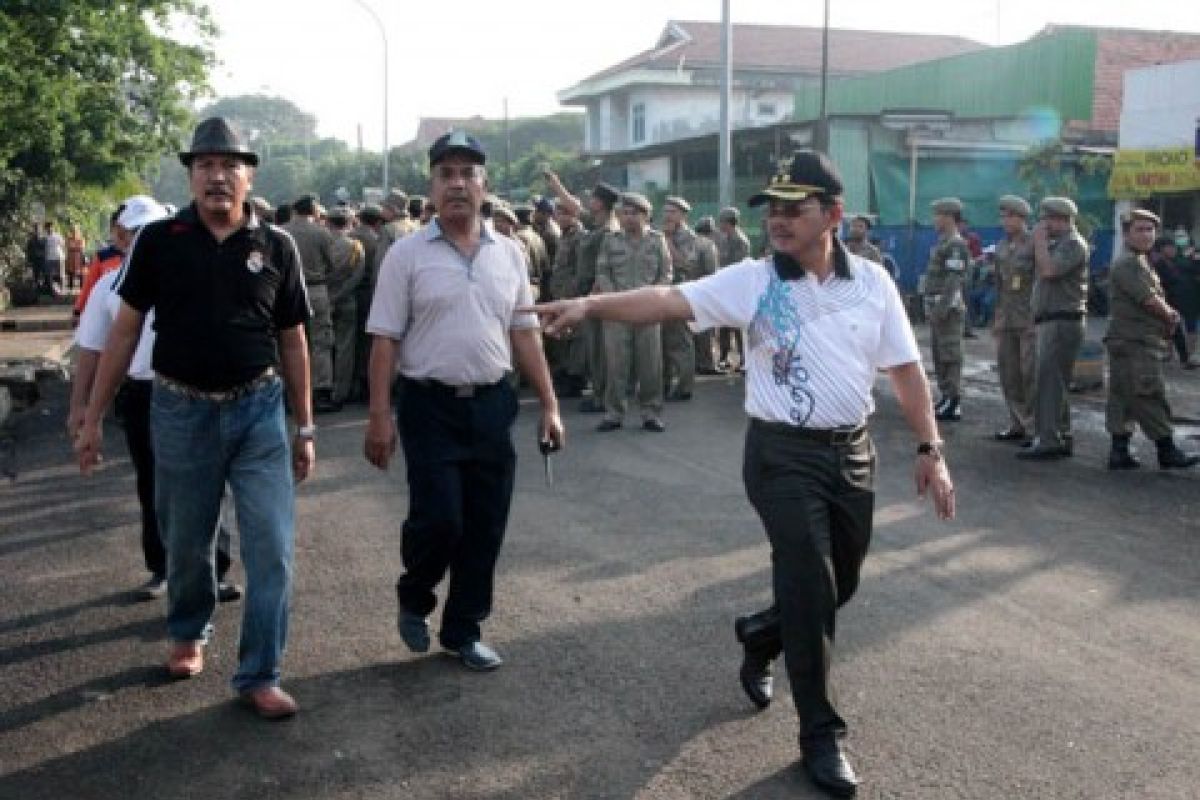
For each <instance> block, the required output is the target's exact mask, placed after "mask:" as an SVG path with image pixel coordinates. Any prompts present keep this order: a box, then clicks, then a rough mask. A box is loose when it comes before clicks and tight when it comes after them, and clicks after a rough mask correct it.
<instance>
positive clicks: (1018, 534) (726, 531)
mask: <svg viewBox="0 0 1200 800" xmlns="http://www.w3.org/2000/svg"><path fill="white" fill-rule="evenodd" d="M880 400H881V402H880V406H881V407H880V410H879V413H878V414H877V415H876V417H875V423H874V430H875V435H876V442H877V444H878V447H879V451H880V462H881V471H880V479H879V485H878V490H879V492H878V510H877V518H876V520H877V521H876V536H875V541H874V545H873V550H872V555H871V557H870V558H869V560H868V562H867V565H866V568H865V572H864V579H863V585H862V589H861V590H860V592H859V595H858V596H857V598H856V599H855V600H854V601H853V602H852V603H851V605H850V606H848V607H847V608H846V609H845V611H844V612H843V613H842V615H841V616H840V618H839V631H838V635H839V650H838V656H837V662H836V682H837V684H838V686H839V687H840V689H841V709H842V711H843V713H844V715H845V716H846V717H847V719H848V720H849V723H850V725H851V736H850V738H849V739H848V741H847V745H848V749H849V752H850V754H851V757H852V758H853V760H854V762H855V764H856V766H857V767H858V769H859V771H860V773H861V775H862V777H863V778H864V780H865V784H864V786H863V788H862V790H861V791H860V797H867V798H963V799H964V800H991V799H993V798H994V799H995V800H1012V799H1013V798H1056V800H1059V799H1061V800H1065V799H1066V798H1080V799H1081V800H1082V799H1083V798H1087V800H1097V798H1130V799H1133V798H1137V800H1153V799H1163V800H1165V799H1166V798H1175V799H1176V800H1194V798H1196V797H1197V796H1200V760H1197V758H1196V755H1197V753H1200V723H1198V722H1197V720H1200V613H1198V612H1200V601H1198V595H1200V521H1198V515H1197V512H1198V510H1200V509H1198V500H1197V489H1198V487H1200V475H1197V474H1188V475H1162V474H1159V473H1158V471H1157V470H1155V469H1145V470H1143V471H1141V472H1140V473H1134V474H1119V475H1114V474H1109V473H1107V472H1106V471H1105V470H1104V469H1103V456H1104V452H1105V447H1106V443H1105V440H1104V438H1103V436H1102V434H1101V433H1100V431H1099V428H1098V426H1097V425H1096V421H1097V420H1096V417H1095V412H1094V411H1089V412H1087V414H1085V415H1084V416H1085V417H1086V418H1084V419H1081V422H1080V428H1081V430H1082V431H1083V432H1082V434H1081V436H1080V441H1079V443H1078V455H1077V456H1076V457H1075V458H1074V459H1073V460H1071V461H1068V462H1061V463H1052V464H1023V463H1020V462H1017V461H1016V460H1015V459H1014V458H1013V457H1012V450H1011V449H1010V448H1008V447H1007V446H1005V445H999V444H994V443H992V442H990V441H986V436H987V434H988V433H989V432H990V431H991V430H992V429H993V426H994V425H996V424H997V423H998V422H999V421H1000V417H1001V414H1000V406H999V401H998V399H997V398H995V397H994V396H993V395H992V394H991V393H990V392H988V391H986V390H983V389H979V388H978V387H976V388H975V389H973V391H972V395H971V397H970V400H969V404H968V406H967V413H968V415H969V419H968V420H967V421H965V422H962V423H959V424H957V425H954V426H953V427H951V428H950V429H948V430H947V431H946V434H945V436H946V438H947V440H948V442H949V459H950V464H951V467H952V470H953V472H954V475H955V477H956V479H957V482H958V497H959V502H960V517H959V519H958V520H957V521H956V522H954V523H950V524H946V523H940V522H938V521H936V520H935V519H934V517H933V515H932V513H931V511H930V509H929V508H928V506H927V505H926V504H923V503H920V502H917V501H916V499H915V497H914V494H913V489H912V485H911V478H910V469H911V464H912V459H911V452H912V450H911V448H912V445H911V437H910V436H909V435H908V434H907V433H906V432H905V430H904V428H903V424H902V422H901V421H900V419H899V417H898V413H897V411H896V407H895V405H894V403H893V402H892V401H891V399H890V397H889V396H888V394H887V392H886V391H884V392H882V393H881V396H880ZM61 403H62V394H61V391H53V392H51V393H50V398H49V400H48V402H47V404H46V405H45V406H43V409H42V410H43V411H44V412H45V413H43V414H35V415H33V416H31V417H30V416H27V417H26V418H25V419H24V420H22V421H21V423H20V424H19V426H18V430H17V434H18V463H19V466H20V469H21V474H20V477H19V479H18V480H17V481H16V482H15V483H11V484H6V485H0V587H2V591H0V597H2V598H3V599H2V602H0V800H37V799H40V798H55V800H60V799H62V798H81V799H86V800H92V799H93V798H94V799H95V800H101V799H103V800H125V799H126V798H155V799H156V800H159V799H161V800H168V799H170V798H248V799H251V798H252V799H253V800H268V799H269V798H321V799H322V800H326V799H329V800H333V799H336V800H343V799H345V800H348V799H349V798H372V799H374V798H453V799H454V800H459V799H460V798H462V799H463V800H476V799H478V800H483V799H484V798H489V799H491V798H495V799H497V800H499V799H500V798H504V799H509V800H530V799H533V798H585V799H587V800H591V799H593V798H595V799H597V800H598V799H601V798H639V799H642V798H644V799H646V800H649V799H650V798H654V799H655V800H659V799H662V800H667V799H670V800H676V799H678V800H684V799H685V798H739V799H744V800H771V799H772V798H797V797H798V798H806V797H819V795H817V794H816V793H815V792H813V791H812V790H811V789H810V788H809V787H808V785H807V783H806V782H805V780H804V778H803V776H802V775H801V774H800V773H799V771H798V770H797V768H796V766H795V760H796V757H797V748H796V744H795V734H796V722H795V714H794V712H793V711H792V709H791V706H790V696H789V695H788V693H787V688H786V680H784V681H781V683H782V686H781V687H780V691H779V693H778V696H777V700H776V703H775V705H774V706H772V708H771V709H769V710H768V711H766V712H763V713H756V712H754V711H753V710H752V708H751V707H750V704H749V702H748V701H747V700H746V699H745V698H744V697H743V696H742V694H741V692H740V689H739V688H738V685H737V680H736V669H737V665H738V655H739V654H738V650H737V648H736V646H735V643H734V641H733V636H732V619H733V617H734V616H735V615H736V614H737V613H739V612H742V611H746V610H752V609H756V608H758V607H760V606H762V605H764V604H765V603H766V601H767V599H768V593H769V590H768V586H769V562H768V551H767V549H766V547H765V545H764V541H763V536H762V534H761V531H760V529H759V526H758V524H757V521H756V519H755V517H754V516H753V514H752V512H751V510H750V508H749V507H748V505H747V503H746V501H745V499H744V496H743V492H742V487H741V482H740V458H741V455H740V454H741V440H742V435H743V432H744V421H743V416H742V413H741V410H740V404H741V387H740V384H738V383H735V382H732V381H727V380H725V379H718V380H715V381H709V382H706V383H703V384H702V385H701V386H700V388H699V390H698V393H697V397H696V400H695V401H693V402H692V403H690V404H686V405H684V406H670V407H669V409H668V411H667V416H666V422H667V424H668V426H669V431H668V433H666V434H665V435H654V434H649V433H644V432H642V431H640V430H638V429H636V428H633V429H629V428H627V429H625V430H623V431H621V432H618V433H614V434H606V435H601V434H597V433H594V432H592V430H591V426H592V425H593V424H594V423H595V421H596V418H595V417H592V416H586V417H585V416H580V415H578V414H575V413H574V412H573V409H572V410H571V413H569V414H568V415H567V417H568V419H567V422H568V425H569V426H570V428H569V432H570V435H571V440H570V442H569V447H568V449H567V450H566V451H565V452H564V453H562V454H561V455H559V456H557V457H556V465H555V467H556V478H557V483H556V485H555V486H554V487H553V488H547V487H546V486H545V485H544V483H543V478H542V472H541V462H540V458H539V456H538V455H537V452H536V448H535V446H534V433H533V424H534V421H535V419H536V415H535V414H534V413H533V408H531V407H530V408H526V409H525V413H523V414H522V416H521V418H520V420H519V423H518V427H517V430H516V437H517V440H518V442H519V445H520V452H521V457H522V459H521V465H520V474H519V478H518V485H517V492H516V497H515V501H514V507H513V514H512V520H511V524H510V527H509V534H508V540H507V543H506V545H505V550H504V553H503V555H502V559H501V564H500V568H499V577H498V591H497V604H496V611H495V614H494V616H493V618H492V620H491V621H490V622H489V623H488V624H487V626H486V630H485V633H486V636H487V638H488V640H489V641H490V642H491V643H492V644H494V645H495V646H496V647H497V648H498V649H499V650H500V651H501V652H502V653H503V654H504V655H505V657H506V658H507V659H508V661H507V664H506V665H505V666H504V667H503V668H502V669H500V670H499V671H498V672H496V673H493V674H487V675H478V674H471V673H468V672H466V671H464V670H463V669H462V668H461V667H460V666H459V665H458V664H457V663H456V662H454V661H452V660H451V659H449V658H447V657H445V656H443V655H436V654H431V655H427V656H422V657H417V656H412V655H410V654H409V653H407V652H406V651H405V650H404V649H403V646H402V645H401V643H400V641H399V638H398V636H397V635H396V632H395V603H394V592H393V582H394V579H395V576H396V573H397V570H398V569H399V546H398V531H399V525H400V522H401V520H402V519H403V517H404V514H405V508H406V496H405V489H404V484H403V467H402V465H396V466H394V467H393V469H392V471H391V472H390V473H388V474H384V473H380V472H377V471H375V470H374V469H372V468H371V467H370V466H369V465H367V464H366V462H365V461H364V460H363V459H362V457H361V455H360V451H361V444H362V434H363V430H364V414H363V412H362V410H361V409H351V410H347V411H345V412H342V413H340V414H337V415H333V416H330V417H324V418H322V419H321V422H322V429H321V435H320V441H319V448H318V452H319V457H318V458H319V463H318V473H317V475H316V477H314V478H313V479H312V480H311V481H309V482H308V483H306V484H305V485H304V486H303V487H302V489H301V491H300V495H299V530H298V535H297V559H296V583H295V595H294V602H293V606H292V617H291V623H292V626H291V638H290V646H289V651H288V655H287V661H286V675H285V686H286V688H288V689H289V690H291V691H292V692H293V693H294V695H295V696H296V697H297V699H298V700H299V702H300V703H301V704H302V712H301V714H300V715H299V716H297V717H296V718H294V719H292V720H290V721H286V722H282V723H266V722H263V721H260V720H258V719H257V718H255V717H253V716H252V715H250V714H249V713H248V712H246V711H244V710H242V709H240V708H238V707H237V706H235V704H233V703H232V702H231V697H232V695H231V692H230V689H229V687H228V680H229V677H230V675H231V674H232V671H233V668H234V659H235V655H236V653H235V650H236V634H237V624H238V616H239V607H238V606H236V605H234V606H223V607H222V608H221V609H220V611H219V613H218V615H217V619H216V623H217V633H216V636H215V640H214V642H213V646H212V647H210V648H209V666H208V669H207V671H206V672H205V673H204V674H203V675H202V676H201V677H199V678H197V679H195V680H192V681H187V682H181V683H170V682H168V681H166V680H165V678H164V671H163V668H162V666H161V665H162V661H163V658H164V656H165V652H166V643H165V641H164V630H163V628H164V626H163V621H162V613H163V607H162V605H161V604H159V603H135V602H132V600H131V597H130V593H129V590H130V589H131V588H132V587H134V586H136V585H137V584H139V583H140V582H141V581H142V580H143V579H144V577H145V576H144V574H143V572H142V569H141V564H140V554H139V550H138V545H137V528H136V524H137V513H136V504H135V501H134V496H133V482H132V472H131V469H130V467H129V465H128V462H127V460H126V459H125V456H124V450H123V446H122V445H121V443H120V436H119V431H117V430H116V429H115V428H114V427H113V426H110V427H109V430H108V438H109V441H108V445H107V450H106V453H107V456H108V460H107V462H106V464H105V466H104V468H103V469H102V470H101V471H100V472H99V473H98V474H97V475H95V476H93V477H92V478H90V479H86V480H85V479H82V478H80V477H79V476H78V474H77V472H76V471H75V469H74V468H73V467H72V465H71V463H70V461H69V458H70V456H69V451H68V448H67V443H66V441H65V439H63V438H62V436H61V435H60V433H59V427H60V420H61V416H60V415H61ZM1089 415H1090V416H1089ZM1139 446H1140V449H1141V452H1142V455H1143V457H1145V458H1146V459H1147V460H1150V459H1151V458H1152V452H1151V448H1149V446H1148V445H1147V444H1146V443H1145V442H1144V441H1141V442H1140V443H1139Z"/></svg>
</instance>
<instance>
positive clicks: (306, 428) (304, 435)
mask: <svg viewBox="0 0 1200 800" xmlns="http://www.w3.org/2000/svg"><path fill="white" fill-rule="evenodd" d="M296 438H297V439H315V438H317V426H316V425H300V426H298V427H297V428H296Z"/></svg>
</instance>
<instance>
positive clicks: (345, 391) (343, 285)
mask: <svg viewBox="0 0 1200 800" xmlns="http://www.w3.org/2000/svg"><path fill="white" fill-rule="evenodd" d="M326 221H327V223H328V225H329V232H330V233H332V234H333V249H332V253H333V271H332V272H331V273H329V308H330V316H331V317H332V320H333V402H334V404H335V405H341V404H342V403H345V402H346V401H347V400H349V399H350V393H351V392H352V391H353V389H354V357H355V339H356V338H357V336H358V297H357V292H358V287H359V284H361V283H362V280H363V274H364V272H365V271H366V269H365V267H366V251H365V249H364V248H363V246H362V242H360V241H359V240H358V239H356V238H354V237H352V236H351V235H350V222H351V212H350V209H349V208H348V207H346V206H335V207H334V208H333V209H331V210H330V212H329V215H328V216H327V217H326Z"/></svg>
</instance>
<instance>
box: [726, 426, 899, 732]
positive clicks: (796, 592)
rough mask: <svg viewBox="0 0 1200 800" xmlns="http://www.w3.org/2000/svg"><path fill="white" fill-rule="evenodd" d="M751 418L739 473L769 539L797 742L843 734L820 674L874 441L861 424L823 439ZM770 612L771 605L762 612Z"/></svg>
mask: <svg viewBox="0 0 1200 800" xmlns="http://www.w3.org/2000/svg"><path fill="white" fill-rule="evenodd" d="M802 433H803V432H802V431H798V429H796V428H793V427H791V426H788V425H783V424H775V423H766V422H761V421H758V420H751V422H750V428H749V430H748V431H747V433H746V452H745V460H744V464H743V472H742V477H743V480H744V481H745V484H746V493H747V496H748V497H749V498H750V503H751V505H753V506H754V510H755V511H757V512H758V515H759V517H760V518H761V519H762V522H763V526H764V527H765V528H766V532H767V538H768V539H770V542H771V564H772V574H773V583H774V594H775V605H774V607H773V609H768V610H767V611H766V612H763V613H764V614H765V615H768V616H770V617H773V618H774V620H776V623H775V624H776V625H777V627H776V628H775V630H776V631H777V633H776V634H775V635H776V636H777V637H778V644H777V645H776V647H775V652H778V650H779V649H780V648H781V649H782V651H783V656H784V664H785V666H786V667H787V674H788V681H789V682H790V684H791V687H792V697H793V699H794V701H795V704H796V712H797V714H798V715H799V718H800V744H801V747H802V748H819V747H822V746H824V745H827V744H828V743H829V742H830V741H832V740H833V739H834V738H836V737H839V736H841V735H843V734H844V733H845V731H846V723H845V721H844V720H843V719H842V717H841V716H840V715H839V714H838V712H837V709H836V708H835V707H834V697H833V690H832V686H831V685H830V680H829V670H830V662H831V660H832V657H833V641H834V633H835V628H836V612H837V609H838V608H839V607H841V606H842V605H844V604H845V603H846V601H848V600H849V599H850V597H851V596H853V594H854V592H855V590H856V589H857V588H858V576H859V570H860V568H861V567H862V563H863V560H864V559H865V558H866V555H867V549H868V547H869V546H870V542H871V521H872V516H873V514H874V506H875V492H874V488H873V486H874V477H875V448H874V445H873V444H872V442H871V438H870V436H868V435H867V432H866V430H865V429H863V430H861V431H860V432H859V433H858V434H856V435H855V436H854V437H852V438H851V439H850V440H849V441H845V442H842V443H838V444H829V443H824V442H818V441H813V440H811V439H808V438H805V437H804V436H803V435H802ZM773 611H774V612H775V613H772V612H773Z"/></svg>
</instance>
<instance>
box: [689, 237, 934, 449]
mask: <svg viewBox="0 0 1200 800" xmlns="http://www.w3.org/2000/svg"><path fill="white" fill-rule="evenodd" d="M847 257H848V267H849V270H850V275H851V277H850V278H841V277H838V276H837V275H836V273H834V274H831V275H830V276H829V278H828V279H827V280H826V281H825V282H824V283H821V282H819V281H818V280H817V278H816V277H815V276H814V275H812V273H807V274H805V275H804V276H803V277H801V278H800V279H798V280H790V281H784V280H781V279H780V278H779V276H778V274H777V273H776V271H775V266H774V264H773V263H772V262H771V260H770V259H759V260H756V261H752V260H749V259H747V260H745V261H742V262H741V263H740V264H734V265H733V266H730V267H727V268H725V269H723V270H720V271H719V272H717V273H716V274H714V275H710V276H708V277H706V278H701V279H700V280H697V281H691V282H688V283H683V284H680V285H679V286H678V287H676V288H678V289H679V291H680V292H682V293H683V296H684V298H686V299H687V302H688V304H689V305H690V306H691V307H692V314H693V315H694V317H695V321H694V322H693V323H691V327H692V329H693V330H695V331H702V330H706V329H708V328H713V327H729V328H743V329H745V330H746V336H745V342H746V349H747V350H748V351H749V355H748V358H747V362H746V413H747V414H748V415H750V416H751V417H753V418H755V419H761V420H764V421H766V422H782V423H786V424H788V425H796V426H800V427H805V428H838V427H843V426H858V425H862V424H864V423H865V422H866V421H867V417H868V416H869V415H870V414H871V412H872V411H874V410H875V402H874V399H873V398H872V396H871V390H872V388H873V386H874V385H875V377H876V372H877V371H878V370H880V369H887V368H889V367H895V366H899V365H901V364H908V363H911V362H915V361H919V360H920V357H921V356H920V351H919V350H918V349H917V342H916V338H915V337H914V336H913V332H912V326H910V325H909V323H908V317H907V315H906V314H905V313H904V304H903V302H902V301H901V300H900V294H899V292H897V291H896V285H895V284H894V283H893V282H892V279H891V277H889V276H888V274H887V272H886V271H885V270H884V269H883V267H881V266H879V265H878V264H875V263H874V262H871V261H868V260H866V259H864V258H859V257H858V256H855V255H852V254H849V253H847Z"/></svg>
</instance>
